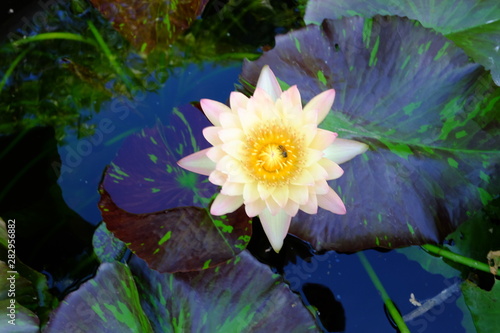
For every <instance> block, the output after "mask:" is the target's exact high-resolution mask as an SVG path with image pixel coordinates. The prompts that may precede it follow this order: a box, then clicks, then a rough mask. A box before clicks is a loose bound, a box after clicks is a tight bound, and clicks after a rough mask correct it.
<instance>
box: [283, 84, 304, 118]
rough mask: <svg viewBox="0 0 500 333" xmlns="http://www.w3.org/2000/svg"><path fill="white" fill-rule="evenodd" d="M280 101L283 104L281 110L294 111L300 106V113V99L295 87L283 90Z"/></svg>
mask: <svg viewBox="0 0 500 333" xmlns="http://www.w3.org/2000/svg"><path fill="white" fill-rule="evenodd" d="M280 99H281V101H282V103H283V109H284V110H285V111H287V112H288V110H290V109H296V108H297V106H300V110H301V111H302V100H301V99H300V91H299V89H298V88H297V86H296V85H293V86H291V87H290V88H288V89H287V90H285V91H284V92H283V93H282V94H281V96H280Z"/></svg>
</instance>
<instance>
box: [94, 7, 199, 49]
mask: <svg viewBox="0 0 500 333" xmlns="http://www.w3.org/2000/svg"><path fill="white" fill-rule="evenodd" d="M90 2H91V3H92V4H93V5H94V7H96V8H97V9H98V10H99V11H100V12H101V13H102V15H103V16H104V17H106V18H107V19H108V20H109V21H110V22H111V24H112V25H113V27H114V28H115V29H116V30H117V31H119V32H120V33H121V34H123V36H124V37H125V38H126V39H127V40H128V41H129V42H130V43H131V44H132V45H134V46H135V47H136V48H137V49H139V50H141V51H151V50H152V49H153V48H155V47H156V46H157V45H168V44H170V43H172V41H173V40H174V39H175V38H176V37H177V36H179V35H180V34H181V33H182V32H184V31H185V30H186V29H187V28H189V27H190V25H191V24H192V23H193V21H194V20H195V19H196V17H198V16H199V15H200V14H201V12H202V11H203V8H205V5H206V4H207V2H208V0H189V1H175V0H174V1H163V0H154V1H144V0H120V1H109V0H91V1H90Z"/></svg>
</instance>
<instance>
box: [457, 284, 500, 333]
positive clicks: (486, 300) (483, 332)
mask: <svg viewBox="0 0 500 333" xmlns="http://www.w3.org/2000/svg"><path fill="white" fill-rule="evenodd" d="M462 292H463V293H464V297H465V301H466V302H467V306H468V307H469V309H470V311H471V314H472V318H473V320H474V325H475V326H476V330H477V332H478V333H487V332H496V331H497V330H498V327H500V306H498V304H499V303H500V282H498V281H496V282H495V284H494V285H493V288H492V289H491V291H486V290H483V289H481V288H479V287H478V286H476V285H475V284H474V283H472V282H468V281H466V282H464V283H463V284H462Z"/></svg>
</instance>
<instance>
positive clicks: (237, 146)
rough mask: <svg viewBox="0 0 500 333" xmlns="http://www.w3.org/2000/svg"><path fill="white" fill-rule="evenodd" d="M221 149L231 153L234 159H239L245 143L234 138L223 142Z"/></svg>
mask: <svg viewBox="0 0 500 333" xmlns="http://www.w3.org/2000/svg"><path fill="white" fill-rule="evenodd" d="M221 147H222V150H223V151H225V152H226V154H228V155H231V156H232V157H234V158H235V159H238V160H241V159H242V157H243V156H242V155H243V154H244V148H245V144H244V143H243V141H239V140H234V141H229V142H226V143H224V144H223V145H222V146H221Z"/></svg>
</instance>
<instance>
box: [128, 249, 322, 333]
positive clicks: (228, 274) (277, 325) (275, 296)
mask: <svg viewBox="0 0 500 333" xmlns="http://www.w3.org/2000/svg"><path fill="white" fill-rule="evenodd" d="M130 265H131V270H132V272H133V273H134V274H135V275H136V281H137V285H138V289H139V292H140V294H141V296H142V299H141V304H142V306H143V308H144V311H145V312H146V314H147V315H148V318H150V321H151V325H152V327H153V329H154V331H155V332H172V331H173V332H206V333H210V332H297V333H299V332H300V333H302V332H317V331H318V328H317V326H316V325H315V322H314V319H313V317H312V315H311V313H310V312H309V311H308V310H307V309H306V308H305V307H304V306H303V305H302V303H301V301H300V298H299V297H298V296H297V295H295V294H294V293H292V292H291V291H290V289H289V288H288V287H287V286H286V285H285V284H284V283H282V281H281V277H280V275H277V274H273V273H272V272H271V270H270V269H269V267H268V266H266V265H263V264H261V263H260V262H259V261H258V260H257V259H255V258H254V257H253V256H252V255H251V254H250V253H248V252H247V251H244V252H242V253H240V254H239V255H238V256H237V257H235V258H234V260H232V261H230V262H228V263H226V264H223V265H221V266H218V267H216V268H211V269H207V270H204V271H199V272H188V273H175V274H160V273H158V272H155V271H151V270H149V269H148V268H147V267H146V265H145V263H144V262H143V261H142V260H139V259H137V258H136V257H134V258H133V259H132V261H131V263H130Z"/></svg>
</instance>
